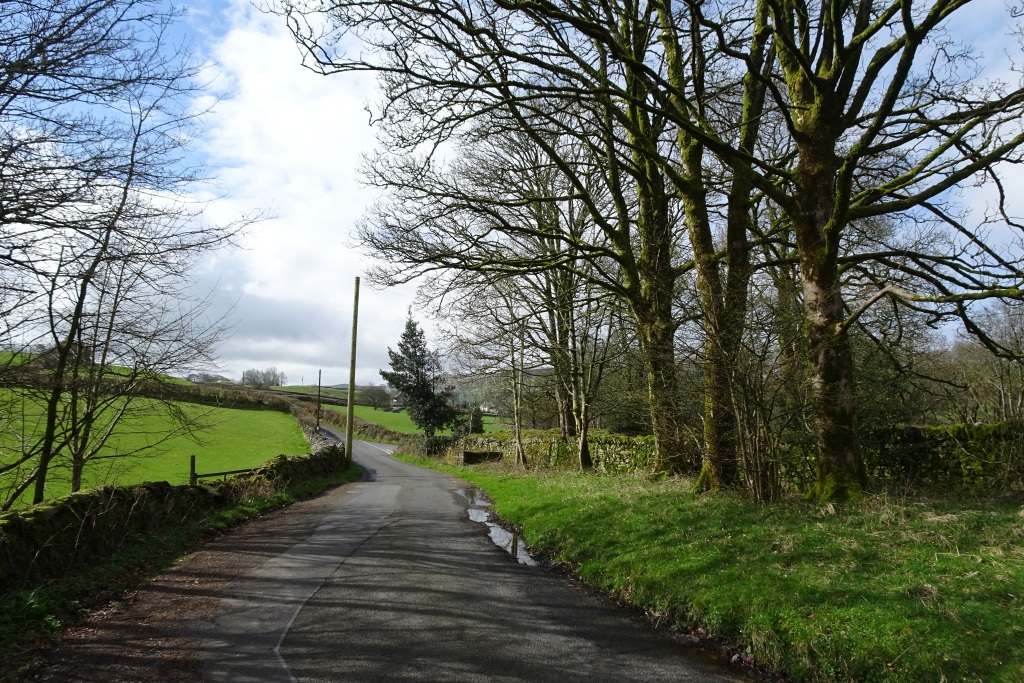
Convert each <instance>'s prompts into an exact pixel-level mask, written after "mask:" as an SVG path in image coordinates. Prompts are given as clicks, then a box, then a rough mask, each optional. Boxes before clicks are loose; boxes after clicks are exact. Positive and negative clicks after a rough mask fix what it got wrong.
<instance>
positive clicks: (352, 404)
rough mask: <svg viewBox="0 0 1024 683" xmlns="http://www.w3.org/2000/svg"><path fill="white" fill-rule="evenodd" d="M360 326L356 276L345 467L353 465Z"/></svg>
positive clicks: (357, 279) (346, 422) (346, 420)
mask: <svg viewBox="0 0 1024 683" xmlns="http://www.w3.org/2000/svg"><path fill="white" fill-rule="evenodd" d="M358 327H359V277H358V276H357V277H356V296H355V302H354V303H353V304H352V355H351V360H350V361H349V368H348V411H347V413H346V415H345V467H346V468H348V467H351V466H352V432H353V431H355V422H356V419H355V418H356V330H357V329H358Z"/></svg>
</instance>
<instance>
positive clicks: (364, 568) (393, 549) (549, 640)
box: [185, 442, 750, 683]
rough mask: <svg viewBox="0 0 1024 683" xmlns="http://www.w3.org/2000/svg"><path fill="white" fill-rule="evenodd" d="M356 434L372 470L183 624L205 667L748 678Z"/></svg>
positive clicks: (411, 675) (293, 674)
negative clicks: (531, 551) (583, 586)
mask: <svg viewBox="0 0 1024 683" xmlns="http://www.w3.org/2000/svg"><path fill="white" fill-rule="evenodd" d="M389 448H390V447H385V446H380V445H377V444H369V443H365V442H357V443H356V445H355V447H354V448H353V451H354V455H355V459H356V461H357V462H358V463H359V464H360V465H361V466H362V467H363V468H364V469H365V470H366V471H367V473H368V475H369V480H368V481H364V482H360V483H358V484H354V485H351V486H349V487H347V488H346V490H345V491H344V492H343V493H342V494H341V495H337V496H334V497H333V499H332V503H331V504H330V505H329V506H326V507H325V509H324V516H323V517H322V519H321V520H320V521H319V522H318V523H317V525H316V527H315V531H313V533H312V535H309V536H308V537H306V538H305V539H304V540H299V541H298V542H297V543H294V544H293V545H291V546H290V547H288V548H287V549H285V550H283V551H282V552H280V553H279V554H276V555H275V556H273V557H271V558H270V559H268V560H266V561H264V562H262V563H261V564H259V565H258V566H255V567H253V568H251V569H249V570H248V571H246V572H245V573H243V574H241V575H239V576H237V577H236V578H235V579H234V580H232V581H231V582H229V583H227V584H226V585H224V586H223V587H222V588H220V589H219V591H217V593H216V594H215V595H214V596H212V597H213V598H214V599H215V600H216V604H215V605H213V610H212V611H211V613H210V614H209V615H208V616H206V617H205V618H202V619H195V620H193V621H191V622H189V623H188V624H187V625H186V627H185V630H186V634H185V635H187V637H188V638H189V639H190V640H193V641H195V642H198V644H199V653H200V654H199V657H200V661H201V663H202V669H203V674H204V678H206V679H208V680H211V681H239V682H241V681H281V682H288V681H559V682H560V683H564V682H565V681H588V683H596V682H599V681H609V682H612V681H614V682H621V681H745V680H750V679H748V678H747V677H746V676H745V675H744V674H743V673H741V672H739V671H738V670H734V669H730V668H727V667H723V666H721V665H718V664H716V663H713V662H710V661H708V660H706V659H705V658H703V657H702V656H701V654H700V653H699V652H694V651H693V650H691V649H689V648H687V647H684V646H683V645H680V644H678V643H676V642H674V641H672V640H670V639H668V638H665V637H663V636H662V635H661V634H659V633H656V632H654V631H653V630H652V629H650V628H649V627H647V626H646V625H644V624H643V623H640V622H639V621H638V620H637V619H636V618H635V617H634V616H633V615H632V614H631V613H629V612H626V611H624V610H620V609H618V608H615V607H612V606H610V605H609V604H607V602H606V601H604V600H601V599H598V598H595V597H593V596H590V595H588V594H586V593H585V592H584V591H582V590H580V589H578V588H576V587H574V586H572V585H571V584H570V583H569V582H568V581H567V580H566V579H565V578H564V577H561V576H558V575H557V574H553V573H551V572H547V571H545V570H543V569H542V568H540V567H532V566H526V565H523V564H520V563H517V562H516V561H515V559H513V558H512V556H510V555H509V554H508V553H506V552H504V551H502V550H501V549H499V548H498V547H497V546H496V545H494V544H493V543H491V542H490V540H489V538H488V536H487V534H486V531H485V529H484V527H483V525H481V524H478V523H476V522H473V521H470V520H469V519H468V517H467V505H468V504H469V501H468V500H467V498H466V497H465V495H460V492H459V491H458V489H459V484H458V483H457V482H456V481H455V480H454V479H452V478H451V477H448V476H447V475H444V474H440V473H436V472H431V471H428V470H424V469H422V468H418V467H413V466H411V465H407V464H404V463H401V462H398V461H396V460H394V459H392V458H391V457H390V456H389V455H388V454H387V450H388V449H389Z"/></svg>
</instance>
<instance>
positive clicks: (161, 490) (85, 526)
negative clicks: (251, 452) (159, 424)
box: [0, 442, 345, 592]
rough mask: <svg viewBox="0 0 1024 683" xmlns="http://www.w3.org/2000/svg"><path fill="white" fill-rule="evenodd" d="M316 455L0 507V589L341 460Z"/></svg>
mask: <svg viewBox="0 0 1024 683" xmlns="http://www.w3.org/2000/svg"><path fill="white" fill-rule="evenodd" d="M313 450H314V453H315V454H314V455H296V456H284V455H279V456H277V457H276V458H274V459H272V460H270V461H269V462H267V463H265V464H264V465H262V466H261V467H259V468H258V469H256V470H254V471H253V472H252V473H250V474H246V475H242V476H238V477H234V478H233V479H229V480H227V481H220V482H212V483H208V484H206V483H202V484H200V485H198V486H172V485H170V484H168V483H167V482H152V483H145V484H137V485H135V486H123V487H115V486H104V487H101V488H96V489H90V490H87V491H81V492H79V493H73V494H71V495H68V496H64V497H62V498H56V499H54V500H51V501H47V502H45V503H42V504H40V505H35V506H33V507H30V508H26V509H23V510H17V511H13V512H7V513H3V514H0V592H3V591H6V590H15V589H19V588H24V587H28V586H34V585H40V584H42V583H45V582H47V581H50V580H53V579H56V578H59V577H61V576H63V575H64V574H66V573H67V572H68V571H69V570H71V569H73V568H75V567H77V566H79V565H80V564H81V563H83V562H88V561H90V560H92V559H94V558H96V557H100V556H102V555H104V554H105V553H110V552H112V551H114V550H117V549H119V548H121V547H122V546H123V545H124V544H125V543H127V542H130V541H131V538H132V537H133V536H134V535H135V534H138V533H160V532H161V531H163V530H167V529H172V528H175V527H177V526H179V525H182V524H185V523H188V522H192V521H196V520H198V519H201V518H203V517H206V516H209V515H211V514H212V513H214V512H215V511H216V510H218V509H221V508H223V507H226V506H228V505H231V504H233V503H235V502H237V501H238V500H241V499H243V498H244V497H245V496H247V495H251V494H252V492H253V491H261V492H267V491H273V490H279V489H283V488H285V487H287V486H288V485H289V484H292V483H295V482H297V481H301V480H304V479H309V478H312V477H318V476H325V475H329V474H332V473H334V472H337V471H338V470H340V469H342V468H343V467H344V466H345V457H344V456H345V451H344V448H343V447H342V446H340V445H337V444H333V443H330V442H325V443H316V444H314V449H313Z"/></svg>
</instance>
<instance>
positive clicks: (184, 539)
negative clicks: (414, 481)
mask: <svg viewBox="0 0 1024 683" xmlns="http://www.w3.org/2000/svg"><path fill="white" fill-rule="evenodd" d="M362 475H363V472H362V470H361V469H360V468H359V467H358V466H354V467H350V468H349V469H347V470H344V471H342V472H338V473H336V474H334V475H331V476H327V477H316V478H312V479H308V480H306V481H303V482H299V483H297V484H295V485H293V486H292V487H290V488H288V489H287V490H285V491H279V492H276V493H272V494H267V495H257V496H253V497H252V498H250V499H248V500H245V501H243V502H240V503H238V504H237V505H234V506H232V507H230V508H225V509H223V510H220V511H218V512H217V513H216V514H214V515H212V516H210V517H208V518H206V519H204V520H201V521H197V522H195V523H192V524H187V525H184V526H182V527H178V528H174V529H168V530H166V531H164V532H161V533H159V534H145V535H143V534H137V535H135V536H134V537H133V538H129V539H126V542H125V543H124V546H123V548H122V550H120V551H118V552H117V553H114V554H112V555H110V556H108V557H106V558H105V559H104V560H103V561H101V562H98V563H95V564H92V565H91V566H88V567H83V568H82V569H81V571H79V572H76V573H75V574H74V575H73V576H69V577H66V578H64V579H61V580H59V581H55V582H53V583H51V584H49V585H47V586H42V587H39V588H33V589H26V590H17V591H10V592H5V593H0V679H3V680H6V679H7V678H8V677H10V676H13V675H15V674H16V673H17V667H19V666H21V665H23V663H24V662H25V657H24V655H25V654H26V651H28V650H30V649H32V648H35V647H38V646H39V645H41V644H43V643H45V642H46V641H47V640H49V639H50V638H53V637H54V636H55V635H57V634H58V633H59V632H60V631H61V630H62V629H63V628H64V627H65V626H68V625H69V624H71V623H73V622H74V621H75V620H77V619H78V618H79V617H81V616H82V615H83V614H84V613H86V612H88V611H89V610H90V609H91V608H94V607H97V606H99V605H102V604H104V603H106V602H108V601H109V600H110V599H111V598H113V597H115V596H117V595H119V594H121V593H123V592H124V591H126V590H128V589H130V588H132V587H133V586H136V585H138V584H140V583H142V582H144V581H146V580H147V579H150V578H152V577H153V576H156V575H157V574H158V573H160V572H161V571H162V570H164V569H166V568H168V567H170V566H171V565H172V564H173V563H174V561H175V560H177V559H178V558H180V557H181V556H182V555H184V554H185V553H187V552H190V551H191V550H194V549H195V548H197V547H198V546H199V545H201V544H202V543H203V542H205V541H208V540H209V539H210V538H212V537H213V536H215V535H217V534H219V533H222V532H224V531H226V530H227V529H229V528H231V527H233V526H235V525H237V524H239V523H241V522H243V521H245V520H247V519H251V518H253V517H256V516H257V515H260V514H262V513H264V512H267V511H269V510H272V509H275V508H279V507H282V506H284V505H288V504H291V503H294V502H296V501H298V500H302V499H303V498H309V497H312V496H314V495H317V494H319V493H321V492H322V491H324V490H326V489H329V488H332V487H334V486H339V485H341V484H346V483H349V482H352V481H357V480H359V479H360V478H362Z"/></svg>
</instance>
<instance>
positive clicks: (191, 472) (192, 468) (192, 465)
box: [188, 455, 199, 486]
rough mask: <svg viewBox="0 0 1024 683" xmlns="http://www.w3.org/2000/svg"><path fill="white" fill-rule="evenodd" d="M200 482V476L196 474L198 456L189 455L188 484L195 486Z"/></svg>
mask: <svg viewBox="0 0 1024 683" xmlns="http://www.w3.org/2000/svg"><path fill="white" fill-rule="evenodd" d="M198 483H199V477H197V476H196V456H194V455H190V456H188V485H189V486H195V485H196V484H198Z"/></svg>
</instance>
